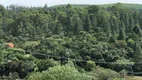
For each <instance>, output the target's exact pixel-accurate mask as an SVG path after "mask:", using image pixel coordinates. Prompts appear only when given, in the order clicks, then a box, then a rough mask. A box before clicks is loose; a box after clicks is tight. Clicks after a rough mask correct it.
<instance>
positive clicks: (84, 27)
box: [0, 3, 142, 80]
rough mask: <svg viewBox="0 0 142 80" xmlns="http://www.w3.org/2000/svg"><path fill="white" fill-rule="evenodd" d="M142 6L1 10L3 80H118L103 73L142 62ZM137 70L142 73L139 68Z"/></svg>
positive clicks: (0, 72) (115, 75)
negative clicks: (10, 43)
mask: <svg viewBox="0 0 142 80" xmlns="http://www.w3.org/2000/svg"><path fill="white" fill-rule="evenodd" d="M140 6H141V5H136V4H129V5H128V4H122V3H117V4H106V5H71V4H68V5H63V6H57V7H47V5H45V6H44V7H24V6H17V5H10V6H8V7H7V9H5V8H4V7H3V6H2V5H0V11H1V12H0V77H3V78H6V77H7V78H8V79H11V80H12V79H13V80H14V79H17V78H22V79H25V78H29V79H30V80H46V79H49V80H67V79H69V80H92V79H94V80H97V79H98V80H107V79H109V80H111V79H112V78H116V79H117V78H118V76H119V74H118V73H117V72H115V71H112V70H108V69H105V68H111V69H113V70H116V71H121V70H123V69H126V70H129V69H128V68H129V67H130V65H131V66H133V65H134V66H135V64H137V63H140V62H141V59H142V49H141V47H142V45H141V42H142V38H141V37H142V30H141V28H142V23H141V22H142V14H141V12H142V10H141V8H140ZM132 7H133V9H132ZM8 42H13V43H14V45H15V48H10V47H8V46H6V45H4V44H5V43H8ZM104 62H112V64H104ZM60 65H62V66H60ZM98 66H101V67H103V68H100V67H99V68H98ZM76 68H77V69H78V70H79V71H80V72H79V71H78V70H77V69H76ZM134 70H136V71H141V70H142V68H141V66H136V67H134ZM32 72H33V73H32ZM81 72H82V73H81ZM31 73H32V74H31ZM30 74H31V75H30ZM4 76H6V77H4Z"/></svg>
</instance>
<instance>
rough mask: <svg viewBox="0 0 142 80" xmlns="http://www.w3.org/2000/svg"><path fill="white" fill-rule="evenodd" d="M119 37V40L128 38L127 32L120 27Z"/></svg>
mask: <svg viewBox="0 0 142 80" xmlns="http://www.w3.org/2000/svg"><path fill="white" fill-rule="evenodd" d="M117 39H118V40H126V34H125V31H124V29H122V28H120V31H119V36H118V38H117Z"/></svg>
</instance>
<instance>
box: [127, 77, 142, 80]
mask: <svg viewBox="0 0 142 80" xmlns="http://www.w3.org/2000/svg"><path fill="white" fill-rule="evenodd" d="M126 80H142V76H129V77H127V79H126Z"/></svg>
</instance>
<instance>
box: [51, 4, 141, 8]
mask: <svg viewBox="0 0 142 80" xmlns="http://www.w3.org/2000/svg"><path fill="white" fill-rule="evenodd" d="M115 4H119V5H121V7H123V8H129V9H142V4H131V3H130V4H128V3H112V4H100V5H98V6H100V7H104V8H108V7H112V6H114V5H115ZM71 5H72V7H74V8H86V7H88V6H90V5H91V4H71ZM92 5H93V4H92ZM65 6H66V5H65V4H64V5H55V6H52V7H51V8H56V7H65Z"/></svg>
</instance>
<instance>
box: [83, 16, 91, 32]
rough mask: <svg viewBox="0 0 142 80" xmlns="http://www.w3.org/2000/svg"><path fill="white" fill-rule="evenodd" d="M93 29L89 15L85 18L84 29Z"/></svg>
mask: <svg viewBox="0 0 142 80" xmlns="http://www.w3.org/2000/svg"><path fill="white" fill-rule="evenodd" d="M91 29H92V25H91V21H90V19H89V16H87V17H86V19H85V24H84V30H85V31H88V32H89V31H90V30H91Z"/></svg>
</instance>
